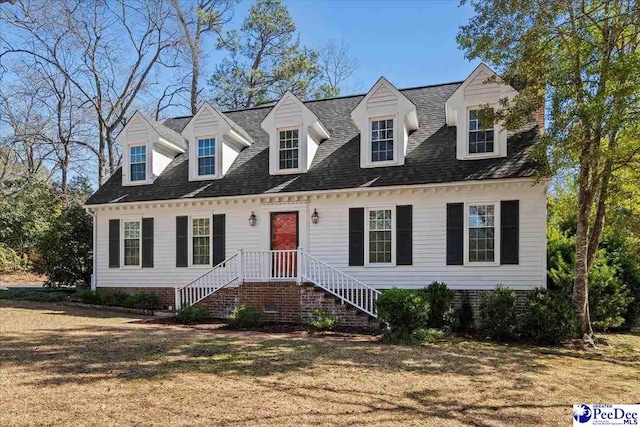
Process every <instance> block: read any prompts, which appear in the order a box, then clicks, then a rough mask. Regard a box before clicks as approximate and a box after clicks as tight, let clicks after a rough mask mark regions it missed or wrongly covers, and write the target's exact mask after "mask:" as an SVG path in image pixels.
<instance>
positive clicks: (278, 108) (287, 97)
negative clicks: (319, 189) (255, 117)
mask: <svg viewBox="0 0 640 427" xmlns="http://www.w3.org/2000/svg"><path fill="white" fill-rule="evenodd" d="M260 126H261V127H262V129H263V130H264V131H265V132H266V133H267V134H268V135H269V174H270V175H287V174H297V173H306V172H307V171H308V170H309V168H310V167H311V164H312V163H313V157H314V156H315V155H316V151H317V150H318V147H319V146H320V144H321V143H322V141H324V140H326V139H328V138H329V132H328V131H327V129H326V128H325V127H324V125H323V124H322V123H321V122H320V120H319V119H318V116H316V115H315V113H314V112H313V111H311V110H310V109H309V107H308V106H307V105H306V104H304V103H303V102H302V101H300V100H299V99H298V98H297V97H296V96H295V95H294V94H293V93H291V92H287V93H285V94H284V95H282V98H280V100H279V101H278V102H277V103H276V105H275V106H274V107H273V108H272V109H271V111H269V114H267V115H266V116H265V118H264V119H263V120H262V122H261V123H260Z"/></svg>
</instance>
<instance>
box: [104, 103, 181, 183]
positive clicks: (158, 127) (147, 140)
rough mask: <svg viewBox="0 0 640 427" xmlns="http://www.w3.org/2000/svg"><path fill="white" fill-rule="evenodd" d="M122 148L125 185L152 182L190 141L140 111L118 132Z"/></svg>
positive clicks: (119, 143) (123, 181) (118, 141)
mask: <svg viewBox="0 0 640 427" xmlns="http://www.w3.org/2000/svg"><path fill="white" fill-rule="evenodd" d="M116 142H117V143H118V145H119V146H120V148H121V149H122V153H123V154H122V185H125V186H130V185H146V184H151V183H152V182H153V181H154V180H155V179H156V178H157V177H158V176H159V175H160V174H161V173H162V171H163V170H164V169H165V168H166V167H167V166H168V165H169V163H171V160H172V159H173V158H174V157H175V156H176V155H177V154H178V153H184V152H185V151H186V149H187V144H186V141H185V140H184V138H183V137H182V136H181V135H180V134H179V133H177V132H175V131H173V130H171V129H169V128H168V127H166V126H163V125H162V124H160V123H158V122H156V121H154V120H151V119H150V118H148V117H146V116H145V115H144V114H142V113H141V112H139V111H136V112H135V113H133V115H132V116H131V118H130V119H129V120H128V121H127V124H126V125H125V127H124V128H123V129H122V131H121V132H120V133H119V134H118V137H117V138H116Z"/></svg>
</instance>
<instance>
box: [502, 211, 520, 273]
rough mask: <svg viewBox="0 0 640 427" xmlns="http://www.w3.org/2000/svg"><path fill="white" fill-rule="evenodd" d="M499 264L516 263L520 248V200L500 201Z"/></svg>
mask: <svg viewBox="0 0 640 427" xmlns="http://www.w3.org/2000/svg"><path fill="white" fill-rule="evenodd" d="M500 216H501V218H500V264H518V262H519V248H520V202H519V201H518V200H503V201H502V202H501V203H500Z"/></svg>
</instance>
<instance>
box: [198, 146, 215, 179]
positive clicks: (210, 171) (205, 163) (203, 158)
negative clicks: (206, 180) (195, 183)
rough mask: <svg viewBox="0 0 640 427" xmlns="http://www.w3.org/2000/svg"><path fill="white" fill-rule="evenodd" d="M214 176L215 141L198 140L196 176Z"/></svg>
mask: <svg viewBox="0 0 640 427" xmlns="http://www.w3.org/2000/svg"><path fill="white" fill-rule="evenodd" d="M215 174H216V139H215V138H204V139H198V175H199V176H204V175H215Z"/></svg>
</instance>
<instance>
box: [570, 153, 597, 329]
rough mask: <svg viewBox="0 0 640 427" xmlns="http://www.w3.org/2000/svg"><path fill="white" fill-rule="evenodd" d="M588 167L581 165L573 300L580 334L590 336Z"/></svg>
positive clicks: (589, 195)
mask: <svg viewBox="0 0 640 427" xmlns="http://www.w3.org/2000/svg"><path fill="white" fill-rule="evenodd" d="M589 184H590V183H589V167H588V165H584V164H583V165H581V168H580V187H579V195H578V218H577V226H576V277H575V282H574V284H573V300H574V302H575V304H576V310H577V313H578V326H579V328H580V335H581V336H583V337H584V335H585V334H586V335H587V336H589V337H591V336H592V335H593V330H592V329H591V319H590V316H589V265H588V258H589V257H588V250H589V213H590V211H591V203H592V201H593V193H592V191H591V189H590V185H589Z"/></svg>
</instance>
